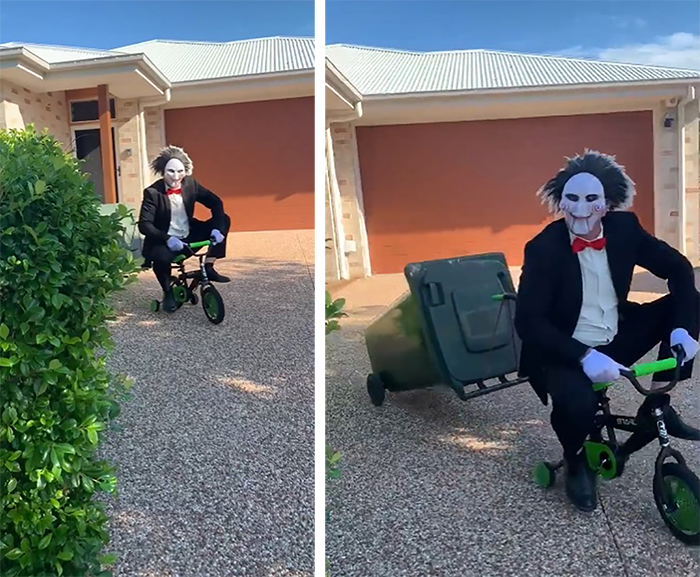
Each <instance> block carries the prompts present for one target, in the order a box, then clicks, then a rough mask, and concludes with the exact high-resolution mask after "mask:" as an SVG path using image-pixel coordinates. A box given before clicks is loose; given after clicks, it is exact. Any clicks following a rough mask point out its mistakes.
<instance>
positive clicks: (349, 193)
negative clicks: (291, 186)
mask: <svg viewBox="0 0 700 577" xmlns="http://www.w3.org/2000/svg"><path fill="white" fill-rule="evenodd" d="M330 132H331V143H332V150H333V157H334V166H335V172H336V175H337V183H338V189H339V190H340V199H341V210H342V223H343V231H344V233H345V240H348V241H353V242H354V243H355V250H354V251H352V252H348V253H346V257H347V261H348V268H349V274H350V278H361V277H364V276H366V275H367V274H369V263H368V260H369V257H368V255H367V238H366V237H367V235H366V229H365V223H364V208H363V204H362V187H361V182H360V179H359V160H358V157H357V140H356V136H355V127H354V126H353V125H352V124H350V123H338V124H331V126H330ZM338 243H339V244H340V245H341V246H342V244H343V239H338Z"/></svg>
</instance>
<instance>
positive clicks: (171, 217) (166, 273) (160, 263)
mask: <svg viewBox="0 0 700 577" xmlns="http://www.w3.org/2000/svg"><path fill="white" fill-rule="evenodd" d="M151 169H152V170H153V172H154V173H156V174H158V175H160V176H161V178H160V179H159V180H157V181H156V182H154V183H153V184H151V186H149V187H148V188H147V189H146V190H144V192H143V202H142V204H141V213H140V216H139V230H140V231H141V234H143V235H144V237H145V239H144V244H143V251H142V254H143V257H144V258H145V259H146V260H147V261H151V262H152V263H153V272H154V273H155V275H156V278H157V279H158V282H159V283H160V286H161V287H162V289H163V308H164V310H166V311H168V312H173V311H175V310H176V309H177V306H176V303H175V299H174V297H173V293H172V290H170V288H169V284H170V276H171V275H170V268H171V263H172V261H173V259H174V258H175V256H177V255H178V254H180V253H182V252H183V250H184V248H185V246H184V243H192V242H199V241H203V240H211V242H212V244H213V246H212V247H211V249H210V251H209V254H208V256H207V258H206V261H205V262H206V265H205V266H206V272H207V276H208V277H209V280H211V281H213V282H220V283H226V282H229V281H230V279H229V278H228V277H225V276H223V275H221V274H219V273H218V272H217V271H216V270H214V262H215V261H216V259H218V258H224V257H225V256H226V235H227V233H228V230H229V227H230V225H231V220H230V218H229V217H228V215H226V213H225V212H224V205H223V202H222V201H221V199H220V198H219V197H218V196H217V195H216V194H214V193H213V192H211V191H210V190H207V189H206V188H204V187H203V186H202V185H201V184H199V183H198V182H197V181H196V180H195V179H194V178H192V169H193V164H192V160H191V159H190V157H189V156H188V155H187V153H185V151H184V150H183V149H182V148H179V147H177V146H167V147H165V148H163V149H162V150H161V151H160V153H159V154H158V156H157V157H156V158H155V159H154V160H153V162H152V163H151ZM197 202H199V203H201V204H202V205H204V206H206V207H207V208H208V209H209V210H211V218H210V219H209V220H207V221H200V220H197V219H196V218H194V216H193V215H194V205H195V203H197Z"/></svg>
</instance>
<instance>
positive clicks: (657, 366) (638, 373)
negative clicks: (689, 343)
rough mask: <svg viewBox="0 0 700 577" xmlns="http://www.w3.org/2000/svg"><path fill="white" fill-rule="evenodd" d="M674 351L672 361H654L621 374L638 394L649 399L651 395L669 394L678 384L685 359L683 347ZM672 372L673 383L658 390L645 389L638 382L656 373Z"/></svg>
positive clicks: (622, 371)
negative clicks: (638, 378) (639, 378)
mask: <svg viewBox="0 0 700 577" xmlns="http://www.w3.org/2000/svg"><path fill="white" fill-rule="evenodd" d="M672 351H673V354H674V357H672V358H670V359H662V360H660V361H654V362H653V363H643V364H639V365H636V366H634V367H632V368H631V369H630V370H629V371H627V370H620V374H621V375H622V376H623V377H625V378H626V379H627V380H628V381H629V382H630V383H632V386H633V387H634V388H635V389H637V392H639V393H640V394H641V395H644V396H645V397H648V396H649V395H662V394H664V393H667V392H669V391H670V390H671V389H672V388H673V387H675V386H676V385H677V384H678V379H679V377H680V372H681V366H682V365H683V360H684V359H685V350H684V349H683V347H682V346H680V345H676V346H675V347H673V349H672ZM670 370H674V374H673V379H671V381H670V382H669V383H668V384H667V385H666V386H664V387H660V388H657V389H645V388H644V387H643V386H642V385H641V384H640V383H639V381H638V380H637V377H643V376H646V375H652V374H654V373H660V372H661V371H670Z"/></svg>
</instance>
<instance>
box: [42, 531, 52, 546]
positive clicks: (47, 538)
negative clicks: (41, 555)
mask: <svg viewBox="0 0 700 577" xmlns="http://www.w3.org/2000/svg"><path fill="white" fill-rule="evenodd" d="M51 537H53V534H52V533H49V534H48V535H46V536H45V537H43V538H42V539H41V541H39V549H46V548H47V547H48V546H49V543H51Z"/></svg>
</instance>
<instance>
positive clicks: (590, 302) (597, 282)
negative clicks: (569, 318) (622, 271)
mask: <svg viewBox="0 0 700 577" xmlns="http://www.w3.org/2000/svg"><path fill="white" fill-rule="evenodd" d="M602 236H603V231H602V230H601V233H600V235H599V236H598V238H601V237H602ZM570 237H571V240H572V241H573V240H574V238H576V237H575V236H574V235H573V234H570ZM577 256H578V260H579V264H580V265H581V279H582V281H583V302H582V305H581V314H580V315H579V319H578V323H577V325H576V329H575V330H574V334H573V338H574V339H576V340H577V341H579V342H581V343H583V344H584V345H587V346H589V347H599V346H602V345H607V344H608V343H610V342H612V340H613V339H614V338H615V335H617V324H618V312H617V304H618V303H617V295H616V294H615V287H614V286H613V282H612V276H611V274H610V266H609V264H608V255H607V253H606V250H605V248H603V249H602V250H595V249H593V248H590V247H588V248H585V249H583V250H582V251H581V252H579V253H578V254H577Z"/></svg>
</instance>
